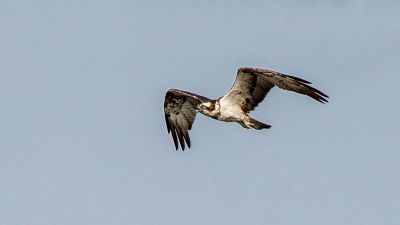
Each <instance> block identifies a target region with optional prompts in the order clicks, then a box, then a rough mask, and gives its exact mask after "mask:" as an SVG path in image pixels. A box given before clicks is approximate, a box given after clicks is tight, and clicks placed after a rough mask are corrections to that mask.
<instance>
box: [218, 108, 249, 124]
mask: <svg viewBox="0 0 400 225" xmlns="http://www.w3.org/2000/svg"><path fill="white" fill-rule="evenodd" d="M220 113H221V114H220V115H219V116H218V119H219V120H222V121H227V122H238V121H242V120H243V110H242V109H241V108H240V107H221V111H220Z"/></svg>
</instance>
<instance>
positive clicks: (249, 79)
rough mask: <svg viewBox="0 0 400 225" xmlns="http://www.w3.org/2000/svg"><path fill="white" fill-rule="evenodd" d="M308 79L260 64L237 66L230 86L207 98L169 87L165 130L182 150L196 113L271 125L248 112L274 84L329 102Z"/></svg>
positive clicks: (249, 125) (252, 124)
mask: <svg viewBox="0 0 400 225" xmlns="http://www.w3.org/2000/svg"><path fill="white" fill-rule="evenodd" d="M310 84H311V83H310V82H309V81H306V80H303V79H301V78H298V77H295V76H290V75H285V74H282V73H279V72H275V71H272V70H268V69H263V68H252V67H243V68H239V69H238V71H237V75H236V80H235V82H234V83H233V86H232V87H231V89H230V90H229V91H228V92H227V93H226V94H225V95H224V96H222V97H219V98H217V99H209V98H206V97H203V96H201V95H197V94H194V93H190V92H187V91H182V90H178V89H169V90H168V91H167V93H166V94H165V100H164V114H165V122H166V124H167V130H168V133H171V135H172V139H173V141H174V144H175V149H176V150H178V148H179V144H178V142H179V143H180V146H181V148H182V151H183V150H185V145H187V147H189V148H190V145H191V142H190V137H189V133H188V131H189V130H190V129H191V128H192V124H193V122H194V119H195V117H196V113H197V112H200V113H201V114H203V115H206V116H208V117H211V118H213V119H216V120H220V121H225V122H237V123H239V124H240V125H241V126H242V127H244V128H254V129H257V130H261V129H268V128H271V125H268V124H265V123H263V122H260V121H257V120H255V119H254V118H252V117H250V116H249V115H248V113H249V112H250V111H252V110H254V108H255V107H257V105H258V104H259V103H260V102H261V101H262V100H263V99H264V98H265V96H266V95H267V93H268V92H269V91H270V90H271V88H273V87H274V86H277V87H279V88H282V89H285V90H289V91H294V92H297V93H300V94H303V95H308V96H309V97H311V98H313V99H315V100H317V101H319V102H321V103H325V102H328V101H327V99H326V98H329V97H328V96H327V95H326V94H324V93H323V92H322V91H319V90H317V89H315V88H313V87H311V86H309V85H310Z"/></svg>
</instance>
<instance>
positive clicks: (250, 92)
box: [221, 67, 328, 112]
mask: <svg viewBox="0 0 400 225" xmlns="http://www.w3.org/2000/svg"><path fill="white" fill-rule="evenodd" d="M309 84H311V83H310V82H309V81H306V80H303V79H301V78H298V77H295V76H289V75H285V74H282V73H278V72H275V71H271V70H267V69H262V68H249V67H245V68H239V70H238V73H237V76H236V80H235V83H234V84H233V86H232V88H231V89H230V90H229V91H228V93H226V94H225V95H224V96H223V97H222V99H221V100H222V101H224V100H226V101H231V102H235V103H236V104H239V105H240V106H241V107H242V109H243V111H245V112H249V111H252V110H254V108H255V107H257V105H258V104H259V103H260V102H261V101H262V100H264V98H265V96H266V95H267V94H268V92H269V90H271V88H273V87H274V86H278V87H279V88H282V89H285V90H289V91H294V92H297V93H300V94H304V95H308V96H310V97H311V98H313V99H315V100H317V101H319V102H321V103H325V102H328V101H327V100H326V98H328V96H327V95H326V94H324V93H323V92H321V91H319V90H317V89H315V88H313V87H311V86H309Z"/></svg>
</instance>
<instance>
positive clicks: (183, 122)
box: [164, 89, 209, 151]
mask: <svg viewBox="0 0 400 225" xmlns="http://www.w3.org/2000/svg"><path fill="white" fill-rule="evenodd" d="M205 101H209V99H208V98H206V97H203V96H200V95H196V94H193V93H190V92H187V91H182V90H178V89H169V90H168V91H167V93H166V94H165V100H164V114H165V122H166V125H167V130H168V133H171V135H172V139H173V140H174V144H175V149H176V150H178V147H179V146H178V141H179V143H180V145H181V148H182V151H183V150H185V142H186V145H187V146H188V147H189V148H190V137H189V133H188V130H190V129H191V128H192V124H193V122H194V119H195V118H196V111H197V109H198V107H199V105H200V104H201V103H203V102H205Z"/></svg>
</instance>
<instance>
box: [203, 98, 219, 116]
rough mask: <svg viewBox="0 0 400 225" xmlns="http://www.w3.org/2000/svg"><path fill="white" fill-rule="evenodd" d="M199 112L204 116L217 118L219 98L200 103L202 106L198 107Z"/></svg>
mask: <svg viewBox="0 0 400 225" xmlns="http://www.w3.org/2000/svg"><path fill="white" fill-rule="evenodd" d="M200 112H201V113H202V114H204V115H206V116H209V117H212V118H218V116H219V115H220V104H219V99H216V100H210V101H208V102H204V103H202V107H200Z"/></svg>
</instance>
